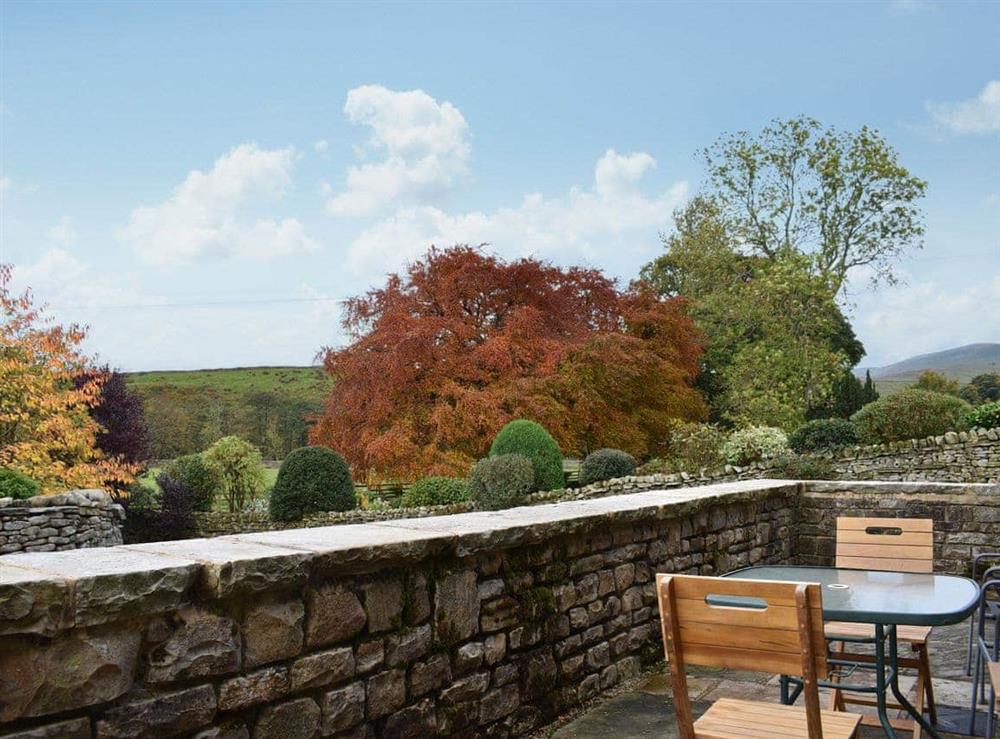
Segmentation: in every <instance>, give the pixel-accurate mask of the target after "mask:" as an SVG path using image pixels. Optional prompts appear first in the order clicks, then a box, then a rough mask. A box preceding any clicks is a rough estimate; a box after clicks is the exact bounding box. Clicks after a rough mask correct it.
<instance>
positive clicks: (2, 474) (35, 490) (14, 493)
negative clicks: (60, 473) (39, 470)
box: [0, 467, 42, 500]
mask: <svg viewBox="0 0 1000 739" xmlns="http://www.w3.org/2000/svg"><path fill="white" fill-rule="evenodd" d="M41 492H42V486H41V485H39V484H38V483H37V482H35V481H34V480H32V479H31V478H30V477H28V476H27V475H26V474H24V473H23V472H18V471H17V470H12V469H8V468H6V467H0V498H13V499H14V500H27V499H28V498H34V497H35V496H36V495H40V494H41Z"/></svg>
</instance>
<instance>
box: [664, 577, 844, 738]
mask: <svg viewBox="0 0 1000 739" xmlns="http://www.w3.org/2000/svg"><path fill="white" fill-rule="evenodd" d="M656 590H657V594H658V597H659V602H660V619H661V626H662V629H663V644H664V649H665V651H666V656H667V661H668V662H669V664H670V675H671V684H672V688H673V694H674V708H675V711H676V715H677V725H678V728H679V729H680V736H681V739H727V738H729V737H733V738H735V739H739V738H742V737H753V738H755V739H760V738H761V737H773V739H791V738H792V737H799V738H802V737H808V739H849V738H850V737H852V736H853V735H854V733H855V731H856V730H857V728H858V724H859V722H860V720H861V717H860V716H856V715H854V714H850V713H840V712H833V711H822V710H820V703H819V691H818V689H817V684H816V681H817V680H820V679H824V678H826V677H827V675H828V671H827V662H826V640H825V639H824V636H823V608H822V602H821V601H822V594H821V592H820V588H819V586H818V585H815V584H806V583H788V582H770V581H761V580H736V579H733V580H729V579H726V578H716V577H695V576H688V575H663V574H660V575H657V576H656ZM689 664H691V665H703V666H707V667H729V668H733V669H738V670H758V671H764V672H773V673H779V674H785V675H795V676H798V677H801V678H802V679H803V681H804V683H805V687H804V688H803V695H804V696H805V709H803V708H799V707H797V706H785V705H781V704H771V703H762V702H758V701H747V700H736V699H730V698H721V699H719V700H717V701H716V702H715V703H713V704H712V706H711V708H709V709H708V711H706V712H705V713H704V714H703V715H702V716H701V717H700V718H699V719H698V720H697V721H695V720H694V717H693V715H692V713H691V700H690V698H689V697H688V689H687V675H686V674H685V670H686V668H687V666H688V665H689Z"/></svg>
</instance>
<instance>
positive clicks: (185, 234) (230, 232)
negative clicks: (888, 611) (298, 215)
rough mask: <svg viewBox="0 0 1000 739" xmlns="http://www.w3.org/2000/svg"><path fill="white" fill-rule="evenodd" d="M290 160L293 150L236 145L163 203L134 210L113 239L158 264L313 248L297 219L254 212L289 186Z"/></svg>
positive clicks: (193, 174)
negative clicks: (256, 214)
mask: <svg viewBox="0 0 1000 739" xmlns="http://www.w3.org/2000/svg"><path fill="white" fill-rule="evenodd" d="M294 163H295V151H294V150H293V149H291V148H287V149H262V148H260V147H258V146H257V145H255V144H241V145H240V146H237V147H235V148H233V149H232V150H230V151H229V152H227V153H226V154H224V155H223V156H221V157H219V158H218V159H216V160H215V163H214V164H213V165H212V168H211V169H210V170H208V171H207V172H201V171H199V170H194V171H192V172H190V173H189V174H188V176H187V177H186V178H185V179H184V181H183V182H182V183H181V184H180V185H179V186H178V187H177V188H176V189H175V190H174V192H173V194H172V195H171V196H170V197H169V198H168V199H167V200H165V201H164V202H162V203H160V204H159V205H151V206H142V207H139V208H136V209H135V210H133V211H132V213H131V216H130V217H129V222H128V224H127V225H126V226H125V227H124V228H122V229H120V230H119V231H118V237H119V238H120V239H121V240H122V241H124V242H125V243H127V244H129V245H130V246H132V247H133V248H134V249H135V250H136V252H137V253H138V254H139V255H140V256H142V257H143V258H144V259H145V260H146V261H148V262H150V263H152V264H156V265H169V264H178V263H183V262H190V261H195V260H199V259H203V258H211V257H214V258H225V257H247V258H251V259H269V258H273V257H279V256H287V255H289V254H294V253H297V252H303V251H310V250H312V249H314V248H315V247H316V244H315V242H314V241H313V240H312V239H311V238H309V237H308V236H307V235H306V233H305V229H304V228H303V226H302V224H301V223H300V222H299V221H298V220H297V219H295V218H282V219H280V220H279V219H275V218H259V217H256V216H255V213H256V212H258V211H259V208H260V206H261V204H262V203H267V202H270V201H273V200H276V199H278V198H280V196H281V195H282V194H283V193H284V192H285V190H287V188H288V187H289V186H290V184H291V172H292V168H293V166H294Z"/></svg>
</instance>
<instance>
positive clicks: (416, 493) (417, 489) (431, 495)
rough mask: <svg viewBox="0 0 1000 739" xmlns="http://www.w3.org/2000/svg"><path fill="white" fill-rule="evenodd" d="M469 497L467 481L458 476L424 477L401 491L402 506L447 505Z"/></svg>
mask: <svg viewBox="0 0 1000 739" xmlns="http://www.w3.org/2000/svg"><path fill="white" fill-rule="evenodd" d="M468 499H469V482H468V480H462V479H461V478H458V477H425V478H423V479H420V480H417V481H416V482H415V483H413V484H412V485H410V487H408V488H407V489H406V490H405V491H403V497H402V498H401V500H400V504H401V505H402V507H403V508H419V507H421V506H432V505H448V504H449V503H460V502H461V501H463V500H468Z"/></svg>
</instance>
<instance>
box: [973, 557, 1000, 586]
mask: <svg viewBox="0 0 1000 739" xmlns="http://www.w3.org/2000/svg"><path fill="white" fill-rule="evenodd" d="M990 560H996V561H997V562H1000V552H980V553H979V554H977V555H976V556H975V557H973V558H972V579H973V580H975V579H976V570H978V569H979V565H980V564H981V563H982V562H984V561H990ZM991 569H992V568H991Z"/></svg>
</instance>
